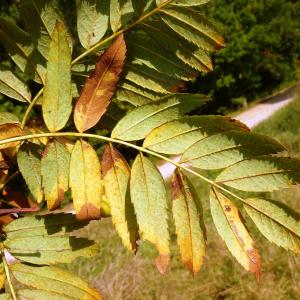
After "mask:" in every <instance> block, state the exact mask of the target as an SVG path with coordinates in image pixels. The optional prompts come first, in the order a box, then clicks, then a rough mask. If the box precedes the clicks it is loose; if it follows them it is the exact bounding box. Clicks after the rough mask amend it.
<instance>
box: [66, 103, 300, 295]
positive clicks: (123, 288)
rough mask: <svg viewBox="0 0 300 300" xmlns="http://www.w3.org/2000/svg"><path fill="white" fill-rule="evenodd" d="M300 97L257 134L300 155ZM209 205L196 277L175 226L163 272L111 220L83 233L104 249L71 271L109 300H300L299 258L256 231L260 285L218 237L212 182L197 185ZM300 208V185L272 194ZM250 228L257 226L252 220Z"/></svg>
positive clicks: (151, 254)
mask: <svg viewBox="0 0 300 300" xmlns="http://www.w3.org/2000/svg"><path fill="white" fill-rule="evenodd" d="M299 115H300V99H298V100H295V101H294V102H292V103H291V104H289V105H288V106H287V107H285V108H283V109H282V110H280V111H279V112H278V113H276V114H275V115H274V116H273V117H272V118H271V119H269V120H268V121H265V122H264V123H262V124H261V125H259V126H258V127H257V128H255V130H254V131H255V132H259V133H263V134H268V135H271V136H273V137H275V138H277V139H278V140H280V141H281V142H282V143H283V144H284V145H286V146H287V148H288V150H289V152H290V153H291V154H292V155H294V156H298V157H300V121H299ZM196 185H197V191H198V192H199V196H200V197H201V199H202V202H203V206H204V218H205V223H206V227H207V231H208V241H207V256H206V261H205V264H204V266H203V268H202V271H201V272H200V274H199V275H198V276H196V277H195V278H193V277H192V276H191V275H190V274H189V273H188V271H186V269H185V268H184V267H183V266H182V264H181V262H180V256H179V254H178V250H177V247H176V245H175V235H174V233H173V231H174V230H173V229H172V228H171V232H172V234H171V239H172V241H171V244H172V252H173V254H172V258H171V267H170V270H169V272H168V273H167V274H166V275H164V276H162V275H160V274H159V273H158V271H157V270H156V269H155V267H154V264H153V260H154V258H155V255H156V252H155V250H154V249H153V247H152V246H151V245H149V244H147V243H143V244H142V245H141V246H140V251H139V253H138V254H137V255H136V256H132V255H131V254H130V253H128V252H127V251H126V250H125V249H124V247H123V246H122V245H121V241H120V239H119V237H118V236H117V235H116V232H115V230H114V229H113V226H112V225H111V222H110V219H105V220H102V221H100V222H96V221H93V222H91V224H90V225H89V226H88V227H87V228H85V229H82V230H81V231H80V235H81V236H88V237H89V238H92V239H95V240H97V241H99V243H100V246H101V250H100V253H99V254H98V255H97V256H96V257H94V258H92V259H83V258H80V259H78V260H76V262H74V263H73V264H72V265H71V267H70V268H71V270H72V271H74V272H75V273H78V274H79V275H80V276H82V277H85V278H88V279H89V281H90V282H91V284H92V286H94V287H96V288H97V289H99V291H101V293H102V294H103V296H104V298H105V299H107V300H126V299H128V300H148V299H149V300H150V299H151V300H156V299H157V300H167V299H172V300H206V299H236V300H243V299H245V300H248V299H268V298H270V299H276V300H281V299H282V300H283V299H284V300H286V299H295V300H296V299H300V272H299V267H300V258H299V257H297V256H296V255H294V254H292V253H290V252H286V251H285V250H283V249H281V248H278V247H276V246H275V245H272V244H270V243H269V242H267V241H266V240H265V239H264V238H263V237H262V236H261V235H260V234H259V233H258V232H257V230H252V232H253V237H254V238H255V240H256V244H257V247H258V249H259V251H260V253H261V256H262V268H263V273H262V277H261V281H260V283H257V282H256V280H255V278H254V276H253V275H251V274H249V273H247V272H245V271H244V270H243V269H242V268H241V267H240V265H239V264H238V263H237V262H236V261H235V259H234V258H232V257H231V255H230V254H229V252H228V251H227V249H226V247H225V246H224V243H223V242H222V241H221V240H220V238H219V237H218V235H217V233H216V230H215V228H214V226H213V224H212V220H211V216H210V212H209V209H208V198H207V186H204V185H203V184H201V183H199V182H198V183H197V184H196ZM273 196H274V197H275V198H276V199H280V200H282V201H284V202H285V203H287V204H288V205H291V206H292V207H293V208H294V209H296V210H298V211H299V212H300V191H299V189H292V190H285V191H282V192H280V193H276V194H274V195H273ZM247 225H248V226H249V227H250V229H253V226H252V224H251V223H250V222H249V220H248V221H247Z"/></svg>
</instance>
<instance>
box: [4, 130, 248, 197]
mask: <svg viewBox="0 0 300 300" xmlns="http://www.w3.org/2000/svg"><path fill="white" fill-rule="evenodd" d="M44 137H48V138H51V137H74V138H91V139H97V140H101V141H106V142H111V143H116V144H120V145H124V146H127V147H130V148H133V149H135V150H137V151H141V152H144V153H147V154H150V155H153V156H155V157H157V158H160V159H162V160H164V161H167V162H169V163H171V164H172V165H174V166H176V167H177V168H180V169H182V170H184V171H186V172H189V173H190V174H193V175H195V176H197V177H198V178H200V179H202V180H203V181H206V182H207V183H209V184H210V185H212V186H214V187H216V188H218V189H219V190H222V191H223V192H225V193H227V194H229V195H231V196H233V197H234V198H236V199H238V200H240V201H242V202H244V201H245V200H244V199H243V198H241V197H240V196H238V195H236V194H235V193H233V192H231V191H229V190H227V189H226V188H224V187H223V186H221V185H219V184H218V183H215V182H214V181H213V180H210V179H209V178H207V177H205V176H203V175H201V174H200V173H198V172H196V171H194V170H192V169H190V168H188V167H185V166H184V165H182V164H180V163H177V162H176V161H174V160H172V159H170V158H168V157H166V156H164V155H161V154H159V153H156V152H154V151H151V150H149V149H146V148H144V147H140V146H137V145H134V144H131V143H129V142H125V141H122V140H118V139H114V138H110V137H107V136H102V135H97V134H91V133H78V132H56V133H38V134H30V135H23V136H17V137H12V138H8V139H3V140H0V145H3V144H8V143H11V142H19V141H26V140H31V139H35V138H44Z"/></svg>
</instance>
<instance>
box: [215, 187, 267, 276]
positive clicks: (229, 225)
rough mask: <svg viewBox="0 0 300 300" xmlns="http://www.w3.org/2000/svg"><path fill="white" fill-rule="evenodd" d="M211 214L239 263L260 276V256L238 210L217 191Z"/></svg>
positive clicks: (220, 233)
mask: <svg viewBox="0 0 300 300" xmlns="http://www.w3.org/2000/svg"><path fill="white" fill-rule="evenodd" d="M210 207H211V214H212V217H213V220H214V223H215V225H216V228H217V231H218V233H219V235H220V236H221V238H222V239H223V240H224V242H225V244H226V246H227V248H228V249H229V251H230V252H231V254H232V255H233V256H234V257H235V258H236V259H237V261H238V262H239V263H240V264H241V265H242V266H243V267H244V268H245V269H246V270H247V271H249V272H251V273H254V274H256V277H257V279H259V276H260V268H261V266H260V256H259V254H258V251H257V250H256V248H254V241H253V240H252V238H251V236H250V234H249V232H248V230H247V228H246V227H245V225H244V224H243V219H242V218H241V216H240V212H239V210H238V208H237V207H236V206H235V205H234V204H233V203H232V202H231V201H230V200H229V199H228V198H227V197H225V196H224V195H223V194H221V193H219V192H218V191H216V190H215V189H212V191H211V193H210Z"/></svg>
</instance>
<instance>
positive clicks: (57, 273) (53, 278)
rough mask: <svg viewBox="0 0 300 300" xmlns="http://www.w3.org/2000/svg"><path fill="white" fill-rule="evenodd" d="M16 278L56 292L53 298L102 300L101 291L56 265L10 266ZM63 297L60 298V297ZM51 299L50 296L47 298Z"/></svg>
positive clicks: (53, 292) (36, 287) (26, 283)
mask: <svg viewBox="0 0 300 300" xmlns="http://www.w3.org/2000/svg"><path fill="white" fill-rule="evenodd" d="M10 269H11V270H12V273H13V275H14V277H15V278H16V280H18V281H19V282H20V283H22V284H23V285H26V286H29V287H33V288H35V289H37V290H38V291H46V292H49V293H50V294H51V293H52V294H54V295H53V297H55V296H56V298H52V299H65V298H63V297H71V299H80V300H100V299H102V297H101V296H100V295H99V293H98V292H97V291H96V290H94V289H91V288H90V287H89V286H88V284H87V283H86V282H85V281H83V280H82V279H80V278H79V277H77V276H75V275H74V274H72V273H70V272H68V271H66V270H62V269H59V268H56V267H52V266H51V267H49V266H46V267H38V268H37V267H32V266H28V265H24V264H20V263H18V264H14V265H12V266H10ZM59 296H60V297H61V298H58V297H59ZM46 299H49V298H46Z"/></svg>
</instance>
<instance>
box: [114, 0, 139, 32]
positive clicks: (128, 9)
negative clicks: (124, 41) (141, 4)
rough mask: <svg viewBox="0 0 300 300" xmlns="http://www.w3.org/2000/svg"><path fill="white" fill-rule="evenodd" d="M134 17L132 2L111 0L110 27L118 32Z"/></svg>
mask: <svg viewBox="0 0 300 300" xmlns="http://www.w3.org/2000/svg"><path fill="white" fill-rule="evenodd" d="M133 16H134V8H133V5H132V0H110V18H109V20H110V27H111V29H112V31H113V32H116V31H117V30H118V29H120V28H121V27H124V26H125V25H126V24H127V23H128V22H129V21H130V20H131V18H132V17H133Z"/></svg>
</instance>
